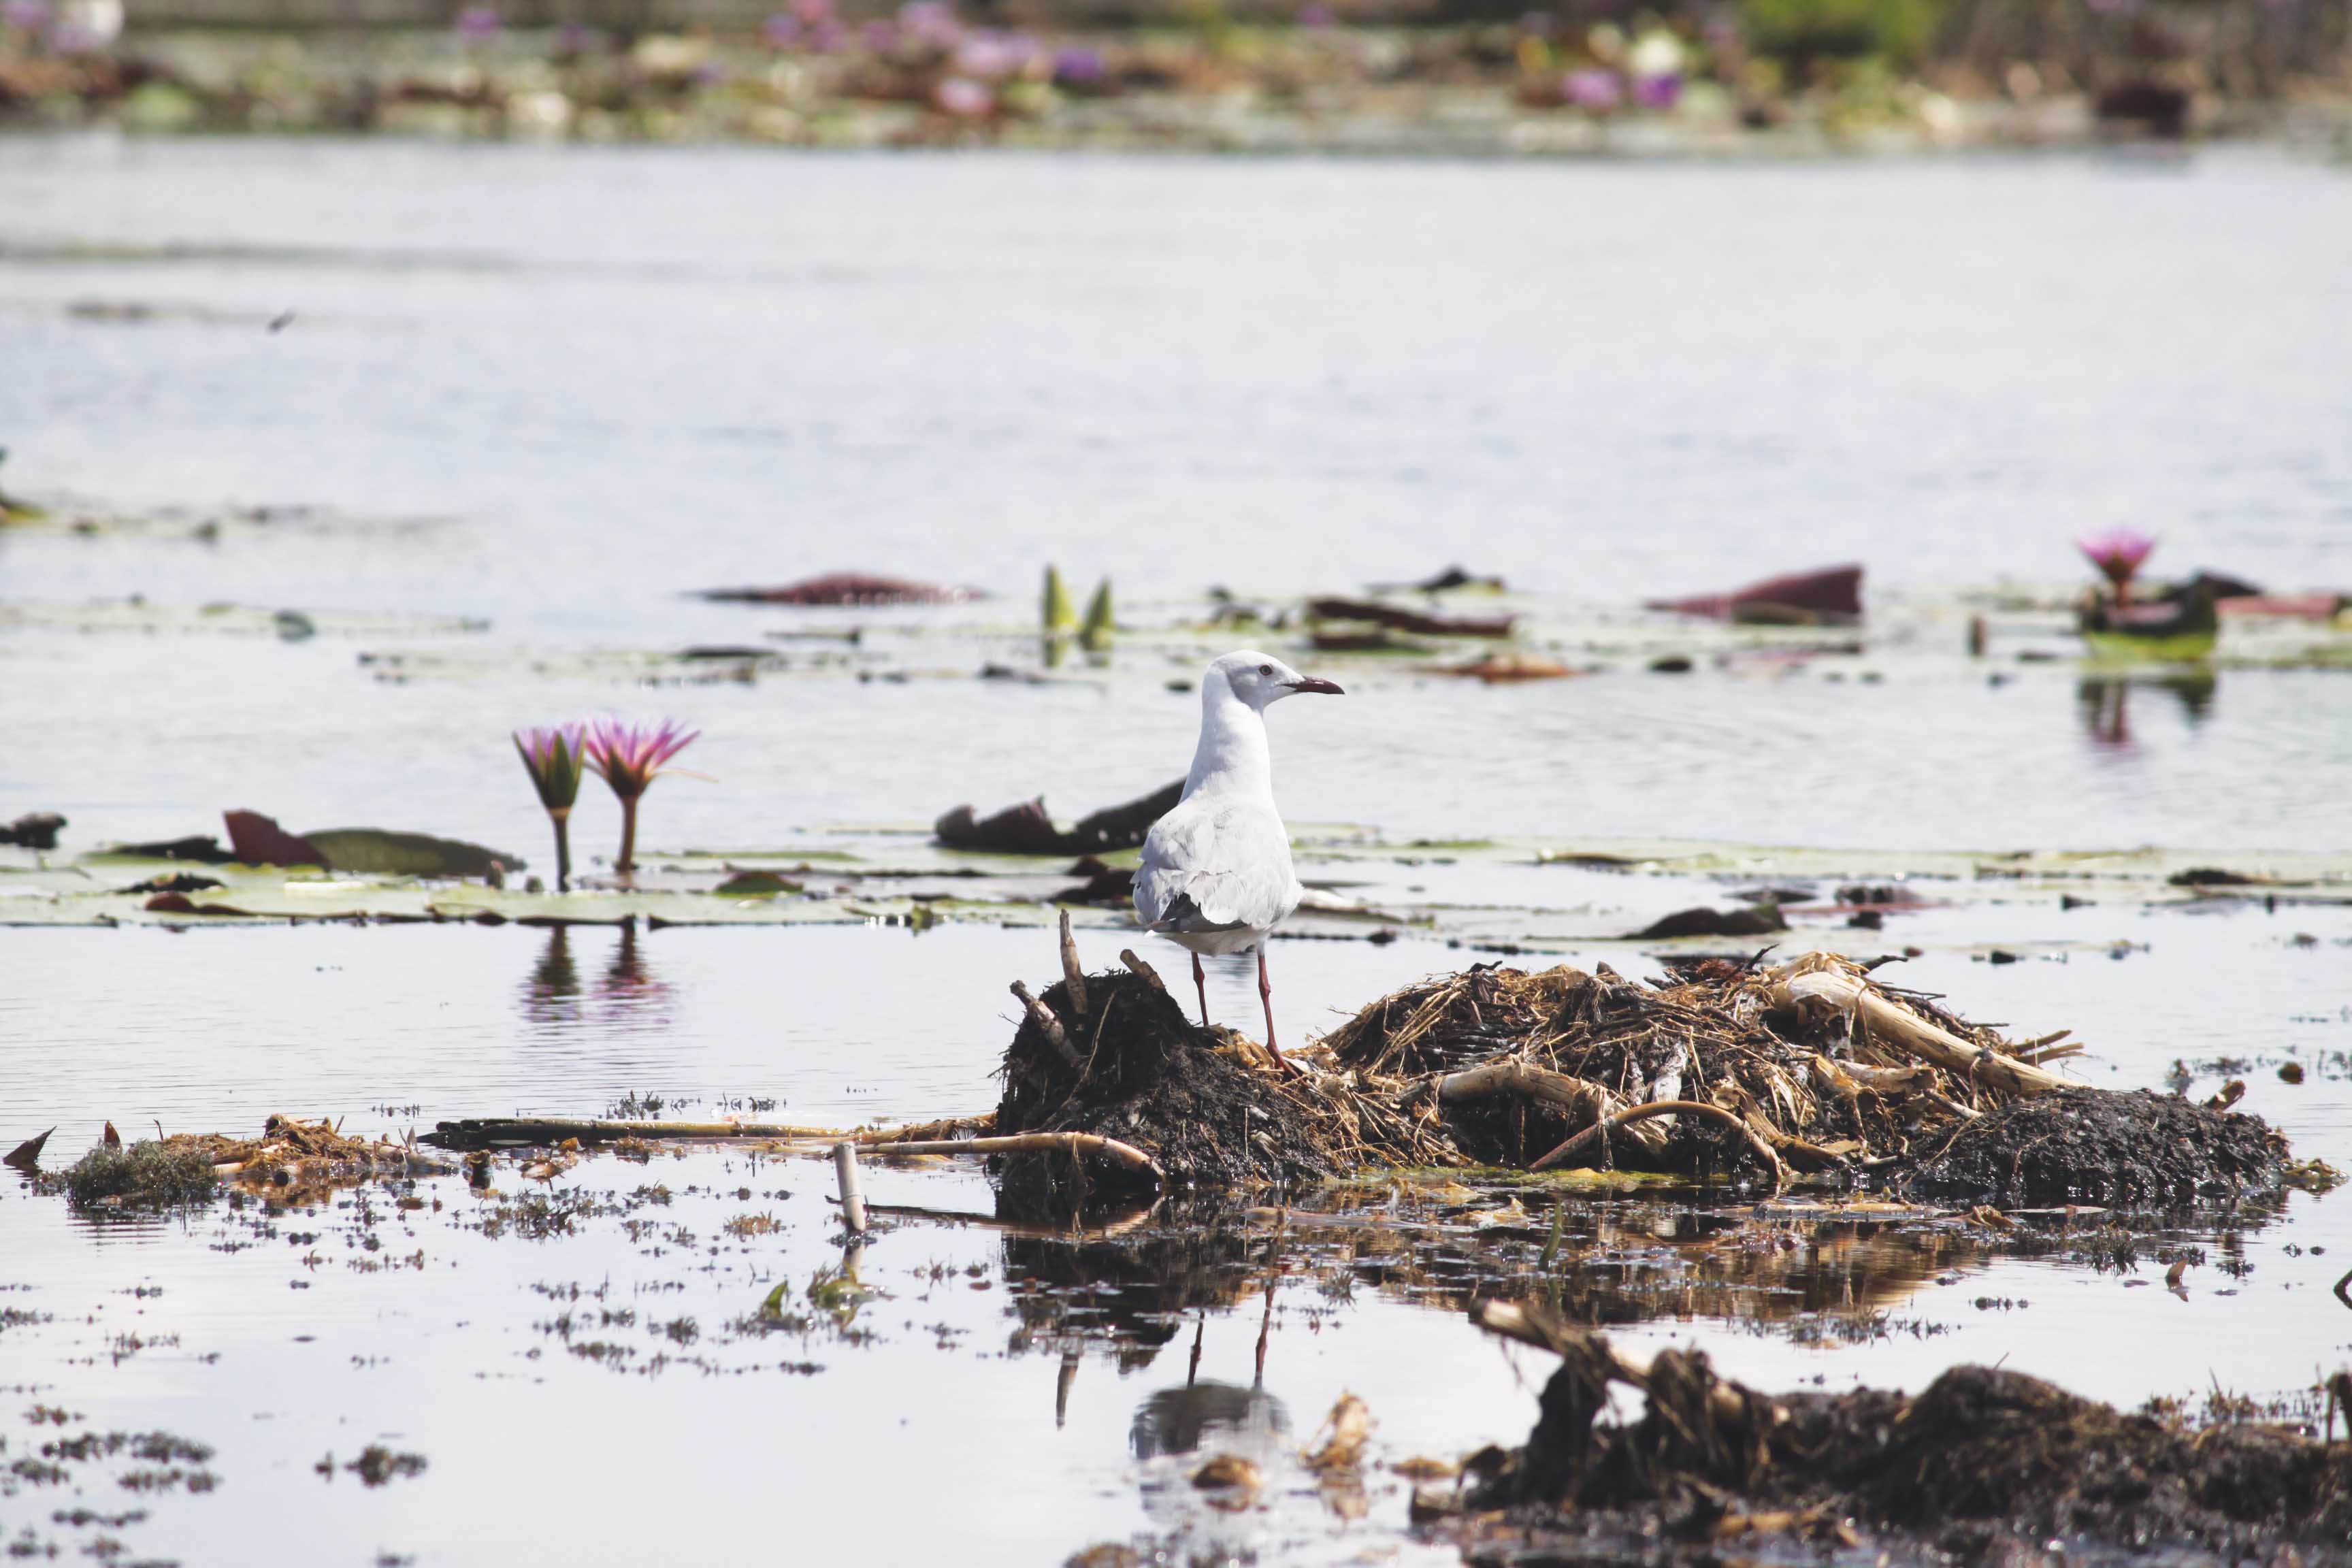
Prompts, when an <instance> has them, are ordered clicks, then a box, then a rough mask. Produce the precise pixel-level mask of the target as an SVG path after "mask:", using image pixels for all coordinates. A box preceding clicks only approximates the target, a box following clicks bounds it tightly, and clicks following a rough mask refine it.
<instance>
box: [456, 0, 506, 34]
mask: <svg viewBox="0 0 2352 1568" xmlns="http://www.w3.org/2000/svg"><path fill="white" fill-rule="evenodd" d="M457 36H458V37H461V38H468V39H483V38H495V37H498V36H499V10H498V7H497V6H495V5H468V6H467V7H466V8H465V9H464V10H462V11H460V12H458V13H457Z"/></svg>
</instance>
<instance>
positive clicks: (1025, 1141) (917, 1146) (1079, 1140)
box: [866, 1132, 1162, 1181]
mask: <svg viewBox="0 0 2352 1568" xmlns="http://www.w3.org/2000/svg"><path fill="white" fill-rule="evenodd" d="M866 1147H867V1148H868V1149H869V1150H871V1151H872V1152H875V1153H877V1154H893V1155H896V1154H1054V1153H1060V1154H1072V1155H1076V1154H1099V1155H1101V1156H1102V1157H1103V1158H1105V1159H1107V1160H1112V1161H1116V1162H1117V1163H1119V1164H1122V1165H1125V1166H1126V1167H1127V1168H1128V1169H1129V1170H1131V1171H1143V1172H1146V1173H1149V1174H1150V1176H1151V1178H1152V1179H1153V1180H1154V1181H1158V1180H1160V1179H1162V1173H1161V1171H1160V1163H1159V1162H1158V1161H1157V1160H1154V1159H1153V1158H1152V1157H1151V1156H1150V1155H1149V1154H1147V1153H1145V1152H1143V1151H1142V1150H1140V1149H1139V1148H1137V1147H1136V1146H1135V1145H1134V1144H1132V1143H1122V1142H1119V1141H1118V1139H1116V1138H1098V1137H1097V1136H1096V1135H1095V1134H1093V1133H1091V1132H1016V1133H1014V1134H1013V1135H1012V1136H1010V1137H1006V1138H932V1139H908V1140H904V1141H900V1142H890V1143H884V1144H867V1145H866Z"/></svg>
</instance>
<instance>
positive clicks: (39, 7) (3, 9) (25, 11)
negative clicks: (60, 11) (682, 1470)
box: [0, 0, 49, 33]
mask: <svg viewBox="0 0 2352 1568" xmlns="http://www.w3.org/2000/svg"><path fill="white" fill-rule="evenodd" d="M48 25H49V7H48V4H47V0H6V3H5V4H0V26H9V27H14V28H16V30H17V31H18V32H20V33H37V32H39V31H40V30H41V29H42V28H43V27H46V26H48Z"/></svg>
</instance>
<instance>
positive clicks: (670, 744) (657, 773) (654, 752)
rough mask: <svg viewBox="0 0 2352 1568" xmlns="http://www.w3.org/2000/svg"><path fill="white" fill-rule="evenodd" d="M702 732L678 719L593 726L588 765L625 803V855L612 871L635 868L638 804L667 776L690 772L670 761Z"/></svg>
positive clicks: (608, 722)
mask: <svg viewBox="0 0 2352 1568" xmlns="http://www.w3.org/2000/svg"><path fill="white" fill-rule="evenodd" d="M701 733H702V731H699V730H689V729H688V728H686V727H685V726H684V725H683V724H680V723H679V722H678V721H677V720H675V719H665V720H663V721H661V722H660V723H658V724H625V723H623V722H622V721H620V720H618V719H610V718H607V719H599V720H596V721H594V722H593V723H592V724H590V725H589V727H588V742H587V748H586V760H587V763H588V766H589V768H590V770H591V771H593V773H595V774H596V776H597V777H599V778H601V779H603V780H604V782H605V783H606V784H609V785H611V786H612V790H613V794H614V795H616V796H618V797H619V799H620V802H621V853H620V855H619V856H618V857H617V858H615V859H614V862H613V869H614V870H615V871H619V872H622V873H627V872H631V871H634V870H635V869H636V868H637V858H636V857H637V801H638V799H639V798H640V797H641V796H643V795H644V794H645V793H646V791H647V790H648V789H651V788H652V787H653V782H654V780H656V779H657V778H659V777H661V776H662V775H663V774H664V773H683V772H685V771H686V770H685V769H683V768H673V767H671V766H669V765H668V764H669V761H670V759H671V758H673V757H675V756H677V754H678V753H679V752H682V751H684V750H686V749H687V747H688V746H690V745H692V744H693V743H694V740H695V737H696V736H698V735H699V734H701ZM695 776H697V777H700V776H701V775H699V774H697V775H695Z"/></svg>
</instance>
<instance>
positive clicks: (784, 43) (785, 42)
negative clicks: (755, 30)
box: [760, 11, 801, 49]
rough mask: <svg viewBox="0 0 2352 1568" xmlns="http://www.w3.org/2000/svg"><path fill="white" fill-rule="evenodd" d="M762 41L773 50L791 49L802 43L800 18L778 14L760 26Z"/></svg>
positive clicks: (780, 12)
mask: <svg viewBox="0 0 2352 1568" xmlns="http://www.w3.org/2000/svg"><path fill="white" fill-rule="evenodd" d="M760 41H761V43H763V44H765V45H767V46H768V47H770V48H772V49H789V48H791V47H793V45H794V44H797V43H799V42H800V41H801V24H800V18H798V17H796V16H787V15H785V14H784V13H783V12H782V11H778V12H776V13H775V14H774V15H773V16H770V17H769V18H768V19H767V20H766V21H764V22H762V23H761V24H760Z"/></svg>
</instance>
